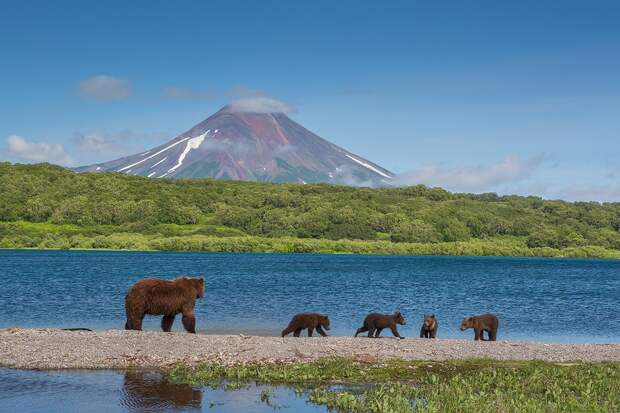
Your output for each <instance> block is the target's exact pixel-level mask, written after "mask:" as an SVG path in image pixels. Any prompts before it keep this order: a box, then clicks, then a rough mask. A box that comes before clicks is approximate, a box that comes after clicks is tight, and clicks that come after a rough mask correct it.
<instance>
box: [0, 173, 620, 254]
mask: <svg viewBox="0 0 620 413" xmlns="http://www.w3.org/2000/svg"><path fill="white" fill-rule="evenodd" d="M0 194H1V196H0V248H104V249H141V250H172V251H229V252H250V251H255V252H338V253H383V254H432V255H505V256H506V255H510V256H564V257H604V258H620V203H605V204H599V203H594V202H578V203H569V202H563V201H545V200H542V199H541V198H538V197H519V196H501V197H500V196H497V195H495V194H481V195H472V194H453V193H450V192H447V191H444V190H442V189H439V188H427V187H425V186H422V185H419V186H412V187H407V188H391V189H369V188H352V187H345V186H334V185H327V184H313V185H301V184H269V183H257V182H235V181H215V180H210V179H180V180H152V179H147V178H141V177H135V176H129V175H126V174H113V173H100V174H99V173H97V174H93V173H91V174H78V173H74V172H71V171H69V170H66V169H64V168H61V167H57V166H53V165H49V164H38V165H12V164H10V163H0Z"/></svg>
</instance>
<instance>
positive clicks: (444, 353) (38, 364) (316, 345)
mask: <svg viewBox="0 0 620 413" xmlns="http://www.w3.org/2000/svg"><path fill="white" fill-rule="evenodd" d="M324 357H348V358H353V359H357V360H362V361H368V362H373V361H381V360H385V359H390V358H400V359H406V360H454V359H468V358H489V359H495V360H542V361H550V362H564V363H567V362H604V361H614V362H620V344H549V343H539V342H525V341H497V342H474V341H471V340H448V339H445V340H444V339H439V340H424V339H417V338H415V339H414V338H407V339H405V340H398V339H394V338H391V337H389V338H381V339H368V338H366V337H364V338H353V337H327V338H320V337H313V338H307V337H302V338H293V337H287V338H280V337H259V336H244V335H203V334H196V335H194V334H186V333H180V332H179V333H162V332H156V331H123V330H108V331H100V332H84V331H63V330H57V329H22V328H11V329H4V330H0V367H10V368H19V369H128V368H146V369H162V368H163V369H167V368H170V367H172V366H174V365H176V364H178V363H186V364H189V365H195V364H197V363H201V362H206V363H215V364H222V365H227V366H230V365H238V364H252V363H293V362H307V361H313V360H316V359H320V358H324Z"/></svg>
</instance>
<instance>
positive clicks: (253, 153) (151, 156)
mask: <svg viewBox="0 0 620 413" xmlns="http://www.w3.org/2000/svg"><path fill="white" fill-rule="evenodd" d="M76 170H77V171H79V172H99V171H101V172H103V171H115V172H121V173H127V174H132V175H140V176H146V177H149V178H216V179H237V180H248V181H270V182H302V183H306V182H308V183H309V182H331V183H338V184H346V185H381V184H385V183H387V182H389V181H390V180H391V178H392V177H393V174H392V173H391V172H390V171H388V170H386V169H385V168H382V167H380V166H379V165H376V164H374V163H372V162H370V161H368V160H367V159H364V158H362V157H361V156H358V155H355V154H353V153H351V152H349V151H347V150H345V149H343V148H341V147H339V146H336V145H334V144H332V143H330V142H329V141H326V140H325V139H323V138H321V137H319V136H317V135H315V134H314V133H312V132H310V131H309V130H307V129H305V128H304V127H303V126H301V125H299V124H298V123H296V122H294V121H293V120H291V119H290V118H289V117H288V116H286V115H285V114H284V113H255V112H242V111H237V110H234V109H233V108H232V107H230V106H226V107H224V108H222V109H221V110H219V111H218V112H217V113H215V114H214V115H212V116H210V117H209V118H207V119H205V120H204V121H202V122H200V123H199V124H197V125H196V126H194V127H193V128H191V129H190V130H188V131H187V132H185V133H183V134H181V135H179V136H178V137H176V138H175V139H173V140H171V141H169V142H167V143H165V144H163V145H161V146H158V147H156V148H153V149H151V150H149V151H146V152H142V153H139V154H136V155H130V156H126V157H124V158H120V159H116V160H113V161H109V162H104V163H99V164H94V165H89V166H83V167H79V168H76Z"/></svg>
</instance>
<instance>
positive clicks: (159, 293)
mask: <svg viewBox="0 0 620 413" xmlns="http://www.w3.org/2000/svg"><path fill="white" fill-rule="evenodd" d="M204 293H205V280H204V278H189V277H180V278H177V279H176V280H172V281H169V280H161V279H158V278H145V279H143V280H140V281H138V282H137V283H135V284H134V285H133V286H132V287H131V288H130V289H129V292H127V296H126V297H125V313H126V314H127V323H125V329H126V330H142V320H143V319H144V316H145V315H146V314H150V315H163V316H164V317H163V318H162V319H161V329H162V330H164V331H170V330H171V329H172V323H174V317H175V316H176V315H177V314H179V313H182V314H183V318H182V320H183V327H185V330H186V331H187V332H188V333H196V317H195V316H194V305H195V304H196V299H197V298H201V297H203V296H204Z"/></svg>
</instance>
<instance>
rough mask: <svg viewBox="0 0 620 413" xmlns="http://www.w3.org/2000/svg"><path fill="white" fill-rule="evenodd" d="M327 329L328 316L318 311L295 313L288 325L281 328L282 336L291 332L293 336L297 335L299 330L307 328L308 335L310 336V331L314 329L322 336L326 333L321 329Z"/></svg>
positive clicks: (299, 332)
mask: <svg viewBox="0 0 620 413" xmlns="http://www.w3.org/2000/svg"><path fill="white" fill-rule="evenodd" d="M323 328H324V329H325V330H329V317H328V316H326V315H323V314H319V313H302V314H297V315H295V316H294V317H293V318H292V319H291V322H290V323H288V326H287V327H286V328H285V329H284V330H282V337H284V336H285V335H287V334H290V333H293V332H294V333H293V335H294V336H295V337H299V335H300V334H301V330H304V329H308V337H312V332H313V331H314V330H315V329H316V331H317V333H319V334H320V335H322V336H323V337H325V336H327V333H325V331H323Z"/></svg>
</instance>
